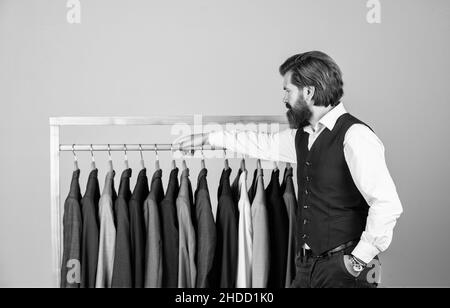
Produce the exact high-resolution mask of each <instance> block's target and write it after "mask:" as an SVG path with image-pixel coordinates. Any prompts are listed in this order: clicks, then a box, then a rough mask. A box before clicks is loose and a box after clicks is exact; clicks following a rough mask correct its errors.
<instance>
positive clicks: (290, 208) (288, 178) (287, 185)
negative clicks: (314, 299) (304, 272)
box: [281, 167, 297, 288]
mask: <svg viewBox="0 0 450 308" xmlns="http://www.w3.org/2000/svg"><path fill="white" fill-rule="evenodd" d="M292 170H293V169H292V167H290V168H286V169H285V170H284V176H283V183H282V184H281V191H282V192H283V200H284V203H285V204H286V211H287V215H288V220H289V228H288V230H289V231H288V250H287V261H286V284H285V287H286V288H289V287H290V286H291V283H292V281H293V280H294V278H295V229H296V219H297V216H296V214H295V213H296V211H297V198H296V196H295V190H294V182H293V180H292V176H293V172H292Z"/></svg>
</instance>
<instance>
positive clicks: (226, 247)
mask: <svg viewBox="0 0 450 308" xmlns="http://www.w3.org/2000/svg"><path fill="white" fill-rule="evenodd" d="M230 173H231V168H228V169H227V170H225V169H224V170H223V171H222V175H221V177H220V182H219V188H218V191H217V200H218V205H217V213H216V230H217V245H216V254H215V258H214V267H215V270H216V271H217V277H218V278H217V281H218V283H219V287H220V288H234V287H235V286H236V277H237V257H238V252H237V251H238V225H237V224H238V222H237V213H236V207H235V204H234V201H233V196H232V192H231V186H230Z"/></svg>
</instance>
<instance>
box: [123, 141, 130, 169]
mask: <svg viewBox="0 0 450 308" xmlns="http://www.w3.org/2000/svg"><path fill="white" fill-rule="evenodd" d="M123 151H124V153H125V161H124V162H125V169H129V168H130V166H129V164H128V156H127V145H126V144H124V145H123Z"/></svg>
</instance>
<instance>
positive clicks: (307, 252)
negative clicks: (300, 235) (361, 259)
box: [302, 241, 357, 259]
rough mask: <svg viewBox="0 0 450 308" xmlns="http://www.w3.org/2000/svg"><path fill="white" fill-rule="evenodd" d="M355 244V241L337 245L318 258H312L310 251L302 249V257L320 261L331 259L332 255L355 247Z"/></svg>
mask: <svg viewBox="0 0 450 308" xmlns="http://www.w3.org/2000/svg"><path fill="white" fill-rule="evenodd" d="M356 244H357V241H350V242H347V243H345V244H342V245H339V246H338V247H336V248H333V249H330V250H327V251H325V252H324V253H322V254H320V255H318V256H314V255H313V253H312V251H311V249H305V248H302V254H303V257H313V258H317V259H321V258H326V257H331V256H332V255H334V254H336V253H338V252H341V251H342V250H344V249H347V248H348V247H351V246H356Z"/></svg>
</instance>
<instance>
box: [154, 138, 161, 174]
mask: <svg viewBox="0 0 450 308" xmlns="http://www.w3.org/2000/svg"><path fill="white" fill-rule="evenodd" d="M155 158H156V161H155V169H156V170H159V169H160V167H159V157H158V145H157V144H156V143H155Z"/></svg>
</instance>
